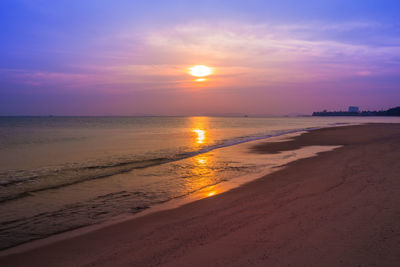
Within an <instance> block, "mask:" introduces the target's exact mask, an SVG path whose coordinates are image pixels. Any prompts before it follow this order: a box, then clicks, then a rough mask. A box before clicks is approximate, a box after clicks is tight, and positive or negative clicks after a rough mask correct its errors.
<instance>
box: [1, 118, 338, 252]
mask: <svg viewBox="0 0 400 267" xmlns="http://www.w3.org/2000/svg"><path fill="white" fill-rule="evenodd" d="M340 126H342V125H340ZM340 126H337V127H340ZM318 129H320V128H318ZM312 130H314V129H309V130H308V131H312ZM308 131H307V130H302V131H297V130H296V131H294V132H289V133H286V134H283V135H276V136H270V137H268V138H265V139H261V140H252V141H247V142H244V143H240V144H236V145H234V146H231V147H236V146H243V145H245V146H246V147H247V148H245V150H246V152H245V153H249V152H250V153H251V154H254V153H252V152H251V148H252V147H254V146H257V145H258V144H262V143H265V142H268V143H275V142H278V143H279V142H286V141H290V140H292V139H293V138H295V137H297V136H299V135H302V134H304V133H306V132H308ZM224 148H225V147H223V148H222V149H224ZM335 148H337V146H321V147H307V148H305V149H303V148H300V149H296V150H290V151H285V152H282V157H284V158H285V159H284V160H280V163H281V164H283V165H285V164H288V163H290V162H292V161H296V160H299V159H302V158H308V157H314V156H316V155H317V154H318V153H320V152H325V151H329V150H333V149H335ZM242 149H243V147H242ZM290 154H294V155H290ZM267 160H272V161H273V160H274V159H273V158H269V159H267ZM275 160H276V159H275ZM281 164H279V166H280V165H281ZM279 166H278V165H276V166H275V165H271V166H269V167H265V169H264V170H263V171H262V172H257V173H253V174H247V175H242V176H238V177H235V178H233V179H231V180H227V181H223V182H220V183H217V184H213V185H208V186H206V187H204V188H201V189H200V190H198V191H195V192H192V193H190V194H188V195H185V196H180V197H177V198H175V199H170V200H168V201H166V202H163V203H160V204H156V205H154V206H150V207H149V208H147V209H143V210H142V211H140V212H137V213H133V214H121V215H119V216H116V217H113V218H111V219H109V220H106V221H103V222H100V223H95V224H90V225H84V226H81V227H77V228H73V229H68V230H66V231H62V232H59V233H55V234H52V235H49V236H47V237H44V238H38V239H34V240H30V241H27V242H24V243H20V244H17V245H15V246H11V247H8V248H4V249H1V250H0V257H2V256H7V255H11V254H16V253H23V252H25V251H28V250H32V249H37V248H40V247H42V246H45V245H50V244H52V243H55V242H59V241H62V240H66V239H70V238H73V237H77V236H80V235H84V234H87V233H90V232H93V231H97V230H100V229H102V228H105V227H108V226H112V225H115V224H118V223H122V222H125V221H129V220H134V219H137V218H140V217H142V216H146V215H149V214H152V213H155V212H159V211H165V210H171V209H175V208H179V207H181V206H183V205H186V204H190V203H191V202H194V201H198V200H201V199H204V198H207V197H210V196H214V195H216V194H222V193H224V192H226V191H229V190H232V189H233V188H236V187H240V186H242V185H243V184H246V183H249V182H252V181H254V180H256V179H260V178H261V177H264V176H265V175H268V174H271V173H273V172H275V171H277V170H278V169H279V168H280V167H279ZM209 192H211V194H210V193H209Z"/></svg>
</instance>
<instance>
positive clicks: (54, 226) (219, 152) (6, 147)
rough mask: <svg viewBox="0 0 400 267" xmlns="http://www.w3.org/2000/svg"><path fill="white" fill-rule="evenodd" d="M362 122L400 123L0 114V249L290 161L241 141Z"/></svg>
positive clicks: (354, 119) (362, 120)
mask: <svg viewBox="0 0 400 267" xmlns="http://www.w3.org/2000/svg"><path fill="white" fill-rule="evenodd" d="M366 122H398V123H399V122H400V119H399V118H384V117H299V118H286V117H285V118H244V117H235V118H231V117H0V249H4V248H7V247H11V246H15V245H17V244H20V243H24V242H27V241H29V240H34V239H39V238H43V237H47V236H49V235H52V234H55V233H59V232H63V231H67V230H70V229H75V228H79V227H82V226H86V225H91V224H96V223H99V222H104V221H106V220H109V219H110V218H115V217H117V216H120V215H123V214H135V213H138V212H140V211H143V210H145V209H147V208H149V207H153V206H155V205H157V204H160V203H165V202H168V201H171V200H173V199H178V198H182V197H185V196H188V195H191V194H196V193H197V192H200V191H201V190H204V188H208V187H210V186H214V185H218V184H221V183H224V182H227V181H230V180H234V179H240V178H241V177H245V176H248V175H249V174H253V175H257V174H260V173H262V172H263V170H265V169H266V168H268V167H271V166H279V165H280V164H281V163H282V162H284V161H285V160H287V157H291V154H287V153H286V154H282V155H275V156H274V157H273V158H272V157H270V158H268V157H264V158H263V157H261V156H260V155H257V154H252V153H250V152H249V149H248V147H246V146H244V145H246V144H247V143H249V142H252V141H254V140H265V141H268V140H270V139H271V137H273V136H285V135H288V134H293V133H297V132H301V131H304V130H307V129H314V128H321V127H330V126H335V125H346V124H358V123H366ZM249 144H250V143H249ZM214 193H215V192H208V193H207V194H206V195H205V196H207V195H209V196H210V195H213V194H214Z"/></svg>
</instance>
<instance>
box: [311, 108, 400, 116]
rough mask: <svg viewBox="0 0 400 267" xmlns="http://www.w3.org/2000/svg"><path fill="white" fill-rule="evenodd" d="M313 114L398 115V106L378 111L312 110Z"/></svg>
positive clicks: (399, 113) (399, 109) (399, 114)
mask: <svg viewBox="0 0 400 267" xmlns="http://www.w3.org/2000/svg"><path fill="white" fill-rule="evenodd" d="M312 115H313V116H400V107H395V108H391V109H388V110H379V111H369V110H368V111H361V112H348V111H326V110H324V111H322V112H313V114H312Z"/></svg>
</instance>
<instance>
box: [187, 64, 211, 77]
mask: <svg viewBox="0 0 400 267" xmlns="http://www.w3.org/2000/svg"><path fill="white" fill-rule="evenodd" d="M212 71H213V70H212V68H210V67H208V66H205V65H196V66H193V67H190V68H189V74H190V75H192V76H195V77H206V76H208V75H210V74H212Z"/></svg>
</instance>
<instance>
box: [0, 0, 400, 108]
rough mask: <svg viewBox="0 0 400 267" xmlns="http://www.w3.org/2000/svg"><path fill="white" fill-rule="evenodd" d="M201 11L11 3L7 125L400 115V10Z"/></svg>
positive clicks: (5, 37)
mask: <svg viewBox="0 0 400 267" xmlns="http://www.w3.org/2000/svg"><path fill="white" fill-rule="evenodd" d="M193 2H194V1H161V0H159V1H150V0H149V1H127V0H126V1H118V0H116V1H105V0H104V1H95V2H94V1H72V0H71V1H49V0H40V1H39V0H38V1H29V0H12V1H11V0H4V1H1V3H0V34H1V36H2V37H1V42H0V115H49V114H52V115H141V114H155V115H156V114H157V115H199V114H224V113H246V114H270V115H285V114H299V113H301V114H309V113H311V112H312V111H318V110H322V109H329V110H339V109H347V106H349V105H356V106H359V107H360V109H362V110H367V109H373V110H374V109H387V108H390V107H394V106H399V105H400V20H399V19H398V18H399V15H398V14H400V2H399V1H385V0H380V1H378V0H376V1H368V0H356V1H344V0H335V1H321V0H313V1H311V0H309V1H295V0H290V1H261V0H260V1H254V0H253V1H252V0H248V1H232V0H231V1H227V0H226V1H199V2H198V3H193ZM94 3H95V4H94ZM193 65H207V66H210V67H213V69H214V74H213V75H211V76H209V77H207V81H205V82H195V81H194V77H192V76H190V75H189V74H188V68H189V67H191V66H193Z"/></svg>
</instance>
